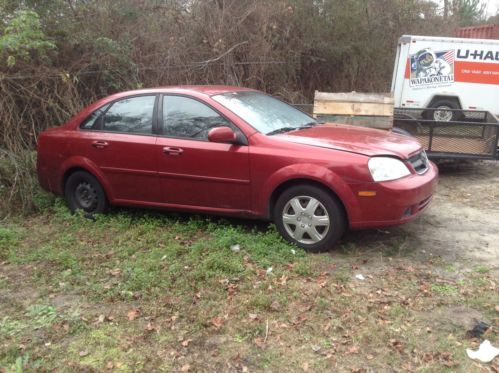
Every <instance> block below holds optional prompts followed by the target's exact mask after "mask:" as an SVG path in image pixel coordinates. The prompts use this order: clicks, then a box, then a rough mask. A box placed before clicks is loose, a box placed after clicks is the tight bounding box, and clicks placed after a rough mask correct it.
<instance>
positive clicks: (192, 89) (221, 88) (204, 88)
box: [108, 85, 257, 99]
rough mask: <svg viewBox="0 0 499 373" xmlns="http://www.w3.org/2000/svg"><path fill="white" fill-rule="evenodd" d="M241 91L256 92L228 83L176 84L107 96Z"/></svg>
mask: <svg viewBox="0 0 499 373" xmlns="http://www.w3.org/2000/svg"><path fill="white" fill-rule="evenodd" d="M243 91H253V92H257V91H256V90H254V89H251V88H244V87H237V86H229V85H178V86H167V87H156V88H147V89H137V90H132V91H125V92H119V93H116V94H114V95H111V96H108V97H112V98H114V99H116V98H119V97H125V96H130V95H140V94H147V93H198V94H199V93H200V94H205V95H207V96H213V95H218V94H221V93H228V92H243Z"/></svg>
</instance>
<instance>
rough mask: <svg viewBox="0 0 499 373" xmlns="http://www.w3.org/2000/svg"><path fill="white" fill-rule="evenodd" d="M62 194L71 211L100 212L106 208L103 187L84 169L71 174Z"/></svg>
mask: <svg viewBox="0 0 499 373" xmlns="http://www.w3.org/2000/svg"><path fill="white" fill-rule="evenodd" d="M64 196H65V197H66V201H67V203H68V205H69V208H70V210H71V211H73V212H74V211H76V210H83V211H85V212H87V213H90V214H92V213H102V212H104V211H105V210H106V209H107V199H106V194H105V192H104V189H103V188H102V186H101V185H100V183H99V182H98V181H97V179H96V178H95V177H94V176H93V175H91V174H89V173H88V172H85V171H77V172H75V173H73V174H71V175H70V176H69V178H68V180H67V181H66V185H65V188H64Z"/></svg>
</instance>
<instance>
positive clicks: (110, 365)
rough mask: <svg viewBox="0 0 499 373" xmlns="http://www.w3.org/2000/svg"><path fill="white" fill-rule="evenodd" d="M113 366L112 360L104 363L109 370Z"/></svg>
mask: <svg viewBox="0 0 499 373" xmlns="http://www.w3.org/2000/svg"><path fill="white" fill-rule="evenodd" d="M113 368H114V364H113V362H112V361H109V362H108V363H107V364H106V369H108V370H111V369H113Z"/></svg>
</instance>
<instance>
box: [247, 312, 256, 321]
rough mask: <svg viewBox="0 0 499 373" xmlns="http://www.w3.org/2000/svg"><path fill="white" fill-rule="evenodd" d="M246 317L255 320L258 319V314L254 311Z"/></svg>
mask: <svg viewBox="0 0 499 373" xmlns="http://www.w3.org/2000/svg"><path fill="white" fill-rule="evenodd" d="M248 317H249V319H250V320H251V321H255V320H257V319H258V315H257V314H256V313H250V314H249V315H248Z"/></svg>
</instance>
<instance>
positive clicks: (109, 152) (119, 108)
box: [74, 95, 159, 204]
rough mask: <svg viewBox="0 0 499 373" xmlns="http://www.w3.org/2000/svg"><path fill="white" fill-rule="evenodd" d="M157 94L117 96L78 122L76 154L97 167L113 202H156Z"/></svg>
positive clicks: (157, 190) (157, 194)
mask: <svg viewBox="0 0 499 373" xmlns="http://www.w3.org/2000/svg"><path fill="white" fill-rule="evenodd" d="M157 100H158V96H157V95H140V96H131V97H126V98H122V99H119V100H117V101H115V102H113V103H111V104H108V105H105V106H104V107H102V108H100V109H98V110H96V111H95V112H94V113H93V114H92V115H91V116H90V117H89V118H87V119H86V120H85V121H83V122H82V124H81V125H80V133H79V136H78V141H76V142H75V149H74V153H75V154H81V155H82V156H84V157H85V158H87V159H88V160H89V161H91V162H93V163H94V164H95V165H97V167H98V168H99V169H100V171H101V172H102V174H103V175H104V177H105V178H106V181H107V183H108V184H109V185H110V187H111V191H110V192H111V193H110V194H111V195H112V198H113V199H114V202H115V203H116V202H118V203H119V202H129V203H139V204H140V203H142V202H146V203H147V202H158V199H159V193H158V192H159V184H158V177H157V163H156V157H155V144H156V136H157V134H156V132H157V131H156V118H155V115H154V113H155V108H156V107H157Z"/></svg>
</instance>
